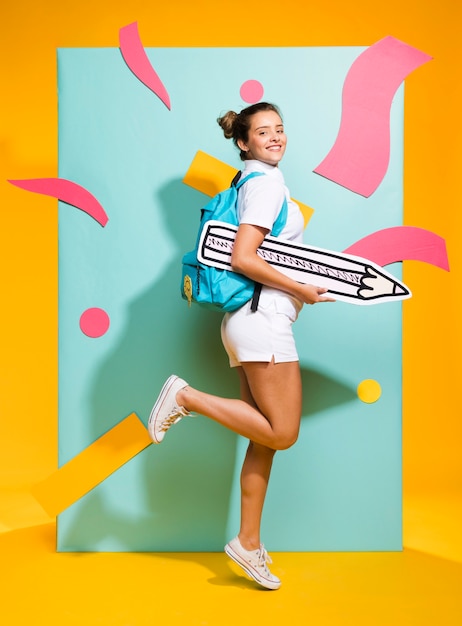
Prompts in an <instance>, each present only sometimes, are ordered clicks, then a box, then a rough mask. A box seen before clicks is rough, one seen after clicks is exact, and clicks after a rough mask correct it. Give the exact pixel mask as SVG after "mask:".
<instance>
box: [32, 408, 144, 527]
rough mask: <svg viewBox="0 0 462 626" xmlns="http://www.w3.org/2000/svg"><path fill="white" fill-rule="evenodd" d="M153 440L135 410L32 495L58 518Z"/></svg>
mask: <svg viewBox="0 0 462 626" xmlns="http://www.w3.org/2000/svg"><path fill="white" fill-rule="evenodd" d="M151 443H152V441H151V439H150V438H149V434H148V431H147V429H146V427H145V426H144V424H143V423H142V422H141V420H140V419H139V417H138V416H137V415H136V413H132V414H131V415H129V416H128V417H126V418H125V419H123V420H122V421H121V422H119V424H117V425H116V426H114V427H113V428H111V430H109V431H108V432H107V433H105V434H104V435H102V436H101V437H99V439H97V440H96V441H95V442H94V443H92V444H91V445H89V446H88V447H87V448H85V450H82V452H80V453H79V454H77V456H75V457H74V458H73V459H71V460H70V461H69V462H68V463H66V464H65V465H63V466H62V467H61V468H59V469H58V470H56V472H54V473H53V474H51V475H50V476H48V477H47V478H46V479H45V480H43V481H41V482H40V483H37V484H36V485H34V487H32V489H31V492H32V495H33V496H34V497H35V498H36V500H37V501H38V502H39V503H40V504H41V506H42V507H43V508H44V510H45V511H46V512H47V513H48V515H50V516H51V517H54V516H55V515H58V514H59V513H61V511H63V510H64V509H66V508H67V507H68V506H70V505H71V504H73V503H74V502H75V501H76V500H78V499H79V498H81V497H82V496H83V495H85V494H86V493H88V492H89V491H90V490H91V489H93V488H94V487H96V485H98V484H99V483H100V482H102V481H103V480H104V479H105V478H107V477H108V476H110V475H111V474H112V473H113V472H115V471H116V470H117V469H119V467H121V466H122V465H123V464H124V463H126V462H127V461H129V460H130V459H132V458H133V457H134V456H136V455H137V454H138V453H139V452H141V451H142V450H144V448H146V447H147V446H149V444H151Z"/></svg>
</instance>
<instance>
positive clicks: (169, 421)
mask: <svg viewBox="0 0 462 626" xmlns="http://www.w3.org/2000/svg"><path fill="white" fill-rule="evenodd" d="M186 415H190V413H189V411H187V410H186V409H185V408H184V407H182V406H176V407H175V408H174V409H173V410H172V412H171V413H170V414H169V415H167V417H166V418H165V419H163V420H162V422H161V424H160V430H162V431H167V430H168V429H169V428H170V426H173V424H176V422H178V421H179V420H180V419H181V418H182V417H185V416H186Z"/></svg>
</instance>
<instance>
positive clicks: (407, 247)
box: [344, 226, 449, 272]
mask: <svg viewBox="0 0 462 626" xmlns="http://www.w3.org/2000/svg"><path fill="white" fill-rule="evenodd" d="M344 252H346V253H348V254H354V255H357V256H361V257H364V258H366V259H370V260H371V261H374V263H377V264H378V265H381V266H382V267H383V266H384V265H388V264H389V263H396V262H398V261H406V260H409V261H411V260H412V261H424V262H425V263H429V264H430V265H435V266H436V267H439V268H441V269H443V270H446V271H447V272H449V260H448V255H447V251H446V242H445V240H444V239H443V238H442V237H440V236H439V235H436V234H435V233H432V232H431V231H429V230H425V229H423V228H417V227H415V226H395V227H393V228H384V229H383V230H378V231H376V232H375V233H372V234H370V235H367V237H364V238H363V239H360V240H359V241H357V242H356V243H354V244H353V245H351V246H350V247H349V248H347V249H346V250H344Z"/></svg>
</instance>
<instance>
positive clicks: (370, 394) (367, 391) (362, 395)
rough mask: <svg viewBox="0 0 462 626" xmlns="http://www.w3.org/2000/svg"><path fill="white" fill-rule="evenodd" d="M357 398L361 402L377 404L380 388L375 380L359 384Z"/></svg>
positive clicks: (380, 393) (369, 379)
mask: <svg viewBox="0 0 462 626" xmlns="http://www.w3.org/2000/svg"><path fill="white" fill-rule="evenodd" d="M357 393H358V398H359V399H360V400H361V401H362V402H367V403H368V404H371V403H372V402H377V400H378V399H379V398H380V396H381V395H382V388H381V386H380V385H379V383H378V382H377V381H376V380H373V379H372V378H368V379H366V380H363V381H361V382H360V383H359V385H358V388H357Z"/></svg>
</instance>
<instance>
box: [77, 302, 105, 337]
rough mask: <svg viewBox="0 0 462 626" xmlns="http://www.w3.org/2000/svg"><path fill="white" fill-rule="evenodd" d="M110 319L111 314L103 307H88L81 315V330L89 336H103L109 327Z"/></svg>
mask: <svg viewBox="0 0 462 626" xmlns="http://www.w3.org/2000/svg"><path fill="white" fill-rule="evenodd" d="M109 321H110V320H109V315H108V314H107V313H106V311H104V310H103V309H98V308H97V307H94V308H91V309H87V310H86V311H84V312H83V313H82V315H81V316H80V330H81V331H82V332H83V333H84V335H87V337H93V338H96V337H101V336H102V335H104V333H105V332H106V331H107V329H108V328H109Z"/></svg>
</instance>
